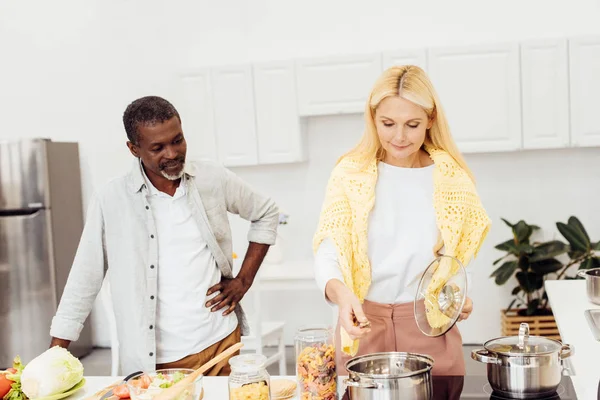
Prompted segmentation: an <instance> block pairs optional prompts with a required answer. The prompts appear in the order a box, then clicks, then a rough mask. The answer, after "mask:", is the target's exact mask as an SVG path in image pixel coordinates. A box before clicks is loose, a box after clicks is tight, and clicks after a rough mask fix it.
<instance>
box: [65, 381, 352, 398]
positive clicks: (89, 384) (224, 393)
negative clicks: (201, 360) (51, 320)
mask: <svg viewBox="0 0 600 400" xmlns="http://www.w3.org/2000/svg"><path fill="white" fill-rule="evenodd" d="M276 378H277V377H276V376H273V377H271V379H276ZM287 378H289V379H293V380H295V379H296V378H295V377H287ZM85 379H86V384H85V387H84V388H83V389H82V390H80V391H79V392H77V393H75V394H74V395H73V396H70V397H68V398H67V399H66V400H80V399H86V398H87V397H89V396H91V395H93V394H94V393H96V392H97V391H99V390H101V389H102V388H105V387H107V386H109V385H110V384H112V383H114V382H116V381H117V380H119V377H114V376H86V378H85ZM203 387H204V399H206V400H227V399H228V398H229V392H228V386H227V377H213V376H206V377H204V380H203ZM340 397H341V396H340ZM293 399H296V397H294V398H293Z"/></svg>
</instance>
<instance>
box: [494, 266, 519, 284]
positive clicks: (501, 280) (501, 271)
mask: <svg viewBox="0 0 600 400" xmlns="http://www.w3.org/2000/svg"><path fill="white" fill-rule="evenodd" d="M516 269H517V262H516V261H507V262H505V263H504V264H502V265H501V266H500V268H498V269H496V270H495V271H494V272H492V275H490V278H493V277H496V285H504V284H505V283H506V282H507V281H508V280H509V279H510V277H511V276H513V273H514V272H515V270H516Z"/></svg>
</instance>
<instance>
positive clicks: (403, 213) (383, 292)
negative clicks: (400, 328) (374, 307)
mask: <svg viewBox="0 0 600 400" xmlns="http://www.w3.org/2000/svg"><path fill="white" fill-rule="evenodd" d="M377 168H378V171H379V176H378V180H377V185H376V187H375V205H374V207H373V209H372V211H371V214H370V215H369V225H368V251H369V260H370V262H371V286H370V288H369V292H368V294H367V297H366V298H367V300H370V301H373V302H377V303H383V304H399V303H407V302H412V301H414V296H415V292H416V288H417V285H418V282H419V278H420V277H421V275H422V274H423V272H424V271H425V269H426V268H427V266H429V264H430V263H431V262H432V261H433V260H434V259H435V257H436V256H435V255H434V251H433V250H434V247H435V245H436V244H437V241H438V229H437V224H436V216H435V210H434V208H433V170H434V168H435V167H434V165H430V166H428V167H423V168H402V167H395V166H392V165H389V164H386V163H383V162H380V163H379V164H378V167H377ZM315 279H316V281H317V285H318V286H319V289H320V290H321V292H322V293H325V287H326V285H327V282H329V280H331V279H339V280H340V281H342V282H344V279H343V277H342V273H341V271H340V269H339V267H338V258H337V251H336V248H335V245H334V243H333V241H332V240H331V239H330V238H326V239H325V240H324V241H323V242H322V243H321V245H320V246H319V248H318V250H317V253H316V257H315Z"/></svg>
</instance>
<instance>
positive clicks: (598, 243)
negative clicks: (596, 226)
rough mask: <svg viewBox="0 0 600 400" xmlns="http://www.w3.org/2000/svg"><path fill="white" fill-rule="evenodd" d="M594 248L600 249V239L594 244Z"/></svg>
mask: <svg viewBox="0 0 600 400" xmlns="http://www.w3.org/2000/svg"><path fill="white" fill-rule="evenodd" d="M594 250H598V251H600V241H598V242H596V244H595V245H594Z"/></svg>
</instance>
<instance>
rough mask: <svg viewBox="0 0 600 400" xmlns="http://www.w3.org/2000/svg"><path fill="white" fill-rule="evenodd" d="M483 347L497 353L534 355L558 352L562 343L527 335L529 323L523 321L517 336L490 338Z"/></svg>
mask: <svg viewBox="0 0 600 400" xmlns="http://www.w3.org/2000/svg"><path fill="white" fill-rule="evenodd" d="M483 347H485V349H486V350H488V351H490V352H494V353H498V354H504V355H529V356H535V355H543V354H551V353H555V352H559V351H560V350H561V348H562V344H561V343H560V342H558V341H556V340H553V339H548V338H545V337H542V336H529V324H527V323H525V322H524V323H522V324H521V326H520V327H519V336H506V337H501V338H497V339H492V340H490V341H488V342H487V343H485V345H484V346H483Z"/></svg>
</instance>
